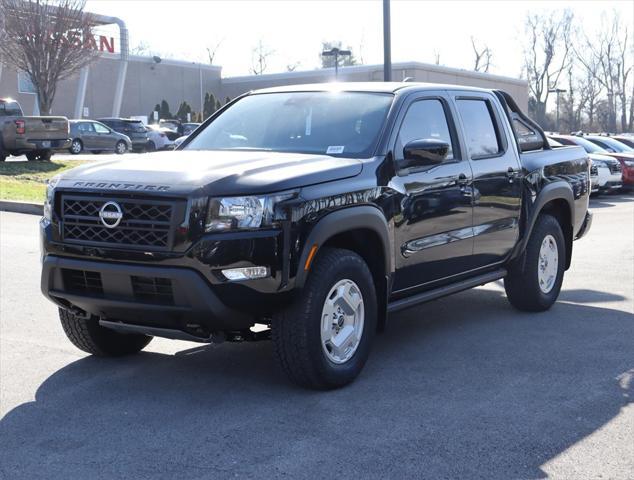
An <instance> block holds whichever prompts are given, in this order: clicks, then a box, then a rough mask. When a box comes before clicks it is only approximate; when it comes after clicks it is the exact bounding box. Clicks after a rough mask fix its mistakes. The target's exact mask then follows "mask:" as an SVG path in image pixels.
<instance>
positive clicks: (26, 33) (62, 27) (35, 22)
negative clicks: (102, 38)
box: [0, 0, 97, 114]
mask: <svg viewBox="0 0 634 480" xmlns="http://www.w3.org/2000/svg"><path fill="white" fill-rule="evenodd" d="M84 4H85V0H0V19H3V20H2V21H3V25H2V28H0V56H2V58H3V61H4V63H5V64H7V65H10V66H12V67H14V68H16V69H17V70H19V71H23V72H25V73H26V74H27V75H28V76H29V77H30V79H31V81H32V82H33V85H34V86H35V89H36V91H37V97H38V101H39V107H40V111H41V112H42V113H43V114H49V113H50V111H51V106H52V104H53V100H54V98H55V93H56V91H57V85H58V83H59V81H60V80H64V79H65V78H69V77H71V76H73V75H75V74H76V73H77V72H78V71H79V70H81V69H82V68H83V67H84V66H86V65H88V64H89V63H90V62H92V61H93V60H94V59H95V58H96V56H97V52H96V49H94V48H93V44H94V37H93V36H92V28H93V27H94V26H95V21H94V19H93V17H92V16H91V15H90V14H87V13H84Z"/></svg>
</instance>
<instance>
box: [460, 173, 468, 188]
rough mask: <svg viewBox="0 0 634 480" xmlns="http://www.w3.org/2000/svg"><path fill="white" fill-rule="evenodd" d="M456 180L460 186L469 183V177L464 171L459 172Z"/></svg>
mask: <svg viewBox="0 0 634 480" xmlns="http://www.w3.org/2000/svg"><path fill="white" fill-rule="evenodd" d="M457 182H458V185H460V186H461V187H464V186H467V185H468V184H469V179H468V178H467V176H466V175H465V174H464V173H461V174H460V175H458V180H457Z"/></svg>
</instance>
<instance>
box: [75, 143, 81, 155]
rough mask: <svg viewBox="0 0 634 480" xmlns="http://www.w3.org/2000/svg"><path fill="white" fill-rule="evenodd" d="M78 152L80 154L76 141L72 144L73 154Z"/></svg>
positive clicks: (79, 147)
mask: <svg viewBox="0 0 634 480" xmlns="http://www.w3.org/2000/svg"><path fill="white" fill-rule="evenodd" d="M79 152H81V145H80V144H79V142H78V141H77V140H75V141H74V142H73V153H79Z"/></svg>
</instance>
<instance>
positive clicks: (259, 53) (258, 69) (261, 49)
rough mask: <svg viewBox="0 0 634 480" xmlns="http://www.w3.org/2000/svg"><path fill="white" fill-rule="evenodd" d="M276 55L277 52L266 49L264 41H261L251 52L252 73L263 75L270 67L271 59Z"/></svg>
mask: <svg viewBox="0 0 634 480" xmlns="http://www.w3.org/2000/svg"><path fill="white" fill-rule="evenodd" d="M274 53H275V50H271V49H269V48H267V47H265V46H264V44H263V43H262V40H259V41H258V44H257V45H256V46H255V47H254V48H253V50H252V51H251V73H252V74H253V75H262V74H263V73H264V72H265V71H266V68H267V66H268V59H269V57H270V56H271V55H273V54H274Z"/></svg>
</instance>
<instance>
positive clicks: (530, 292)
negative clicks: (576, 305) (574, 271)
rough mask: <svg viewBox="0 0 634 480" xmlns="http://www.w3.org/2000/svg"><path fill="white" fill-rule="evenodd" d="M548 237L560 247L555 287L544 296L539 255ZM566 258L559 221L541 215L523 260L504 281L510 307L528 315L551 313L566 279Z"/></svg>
mask: <svg viewBox="0 0 634 480" xmlns="http://www.w3.org/2000/svg"><path fill="white" fill-rule="evenodd" d="M548 235H551V236H552V237H553V238H554V239H555V242H556V244H557V252H558V262H557V275H556V277H555V282H554V285H553V287H552V289H551V290H550V292H548V293H544V292H543V291H542V290H541V288H540V287H539V280H538V268H539V253H540V248H541V245H542V242H543V241H544V239H545V238H546V236H548ZM565 259H566V243H565V239H564V234H563V232H562V230H561V226H560V225H559V222H558V221H557V219H556V218H555V217H553V216H552V215H548V214H542V215H540V216H539V217H538V218H537V221H536V223H535V226H534V227H533V231H532V232H531V236H530V238H529V239H528V243H527V245H526V253H525V258H524V261H523V262H517V263H516V264H514V265H513V266H512V267H511V268H510V269H509V273H508V275H507V276H506V278H505V279H504V289H505V290H506V296H507V298H508V300H509V302H510V303H511V305H513V306H514V307H515V308H517V309H518V310H522V311H525V312H543V311H545V310H548V309H549V308H550V307H551V306H552V305H553V304H554V303H555V302H556V301H557V297H559V292H560V290H561V284H562V283H563V279H564V267H565V262H566V260H565ZM522 266H523V268H522Z"/></svg>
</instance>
